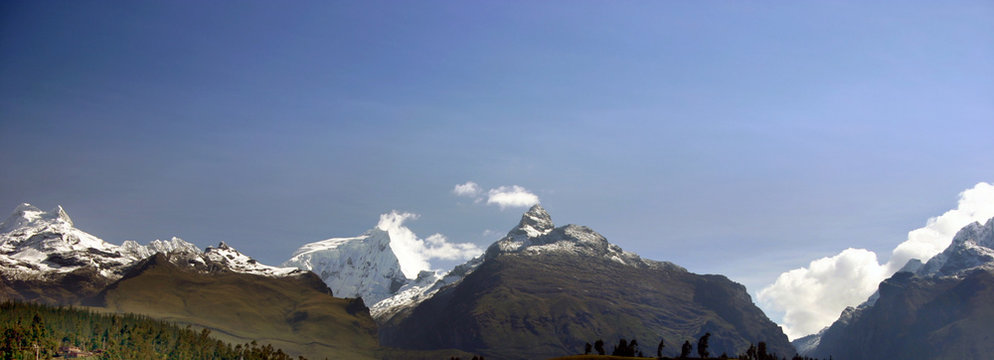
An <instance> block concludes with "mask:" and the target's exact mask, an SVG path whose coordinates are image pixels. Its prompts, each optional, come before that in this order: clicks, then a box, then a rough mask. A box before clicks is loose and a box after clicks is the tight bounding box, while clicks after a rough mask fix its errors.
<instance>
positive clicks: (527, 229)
mask: <svg viewBox="0 0 994 360" xmlns="http://www.w3.org/2000/svg"><path fill="white" fill-rule="evenodd" d="M555 228H556V224H554V223H553V222H552V217H551V216H549V213H548V212H547V211H545V208H543V207H542V205H539V204H535V206H532V207H531V209H528V211H527V212H525V214H524V215H522V216H521V222H519V223H518V226H517V227H516V228H514V230H512V231H515V230H519V231H521V232H524V233H525V234H527V235H528V237H538V236H542V235H545V234H548V233H549V232H551V231H552V230H553V229H555Z"/></svg>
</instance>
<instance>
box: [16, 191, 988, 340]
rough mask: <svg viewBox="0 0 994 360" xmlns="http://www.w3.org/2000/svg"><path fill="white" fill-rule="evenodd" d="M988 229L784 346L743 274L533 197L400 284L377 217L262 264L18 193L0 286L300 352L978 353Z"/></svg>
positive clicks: (984, 315)
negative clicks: (124, 230) (562, 215)
mask: <svg viewBox="0 0 994 360" xmlns="http://www.w3.org/2000/svg"><path fill="white" fill-rule="evenodd" d="M992 228H994V219H992V220H991V221H988V222H987V223H986V224H984V225H981V224H971V225H970V226H967V227H965V228H964V229H963V230H961V231H960V232H959V234H957V236H956V237H955V238H954V240H953V242H952V244H951V245H950V247H949V248H947V249H946V250H945V251H944V252H943V253H941V254H939V255H937V256H935V257H933V258H932V259H930V260H929V261H928V262H926V263H921V262H920V261H912V262H909V263H908V265H906V266H905V268H904V269H902V271H900V272H898V273H897V274H895V275H894V276H892V277H891V278H890V279H887V280H886V281H884V282H882V283H881V285H880V289H879V291H878V292H877V294H875V295H874V296H873V297H871V298H870V299H869V300H868V301H867V302H866V303H864V304H862V305H860V306H859V307H856V308H850V309H847V310H846V311H845V312H843V314H842V316H841V317H840V319H839V320H838V321H836V323H835V324H833V325H832V326H831V327H829V328H826V329H825V330H823V331H822V332H820V333H819V334H816V335H812V336H809V337H806V338H802V339H798V340H796V341H795V342H794V343H793V344H791V343H790V342H788V340H787V337H786V336H785V335H784V334H783V332H782V331H781V329H780V328H779V327H778V326H777V325H776V324H775V323H773V322H772V321H770V320H769V319H768V318H767V317H766V315H765V314H764V313H763V312H762V311H761V310H760V309H759V308H758V307H756V305H755V304H754V303H753V302H752V299H751V298H750V297H749V295H748V293H747V292H746V289H745V287H743V286H742V285H740V284H737V283H735V282H732V281H730V280H729V279H728V278H726V277H724V276H721V275H700V274H694V273H691V272H689V271H687V270H686V269H684V268H682V267H680V266H678V265H676V264H673V263H670V262H664V261H655V260H649V259H645V258H642V257H640V256H638V255H637V254H634V253H631V252H627V251H624V250H623V249H622V248H620V247H619V246H617V245H615V244H613V243H611V242H609V241H608V240H607V239H606V238H605V237H604V236H603V235H601V234H599V233H597V232H596V231H594V230H593V229H590V228H587V227H584V226H579V225H565V226H559V227H557V226H556V225H555V224H554V223H553V221H552V218H551V216H550V215H549V213H548V212H547V211H545V209H544V208H542V207H541V206H540V205H536V206H533V207H532V208H531V209H529V210H528V211H527V212H525V213H524V214H523V216H522V218H521V221H520V222H519V223H518V224H517V225H516V226H514V227H513V228H512V229H511V230H510V231H509V232H508V233H507V235H506V236H504V237H503V238H501V239H499V240H497V241H496V242H494V243H493V244H492V245H490V246H489V247H488V248H487V250H486V251H485V252H484V253H483V254H482V255H481V256H479V257H476V258H474V259H471V260H469V261H467V262H466V263H464V264H462V265H459V266H456V267H455V268H454V269H452V270H450V271H448V272H432V271H424V272H421V273H420V274H419V275H418V276H417V278H415V279H408V278H406V277H405V276H404V275H403V272H402V271H401V269H400V263H399V261H398V259H397V255H396V254H395V253H394V252H393V250H392V248H391V246H390V243H391V241H392V239H391V237H390V233H389V232H388V231H387V230H385V229H380V228H373V229H370V230H369V231H366V232H365V233H363V234H360V235H358V236H353V237H342V238H330V239H327V240H322V241H317V242H314V243H309V244H305V245H303V246H301V247H300V248H299V249H298V250H297V251H295V252H294V253H293V254H292V256H291V257H290V259H288V260H287V261H285V262H284V263H283V264H282V265H281V266H269V265H265V264H261V263H259V262H258V261H256V260H254V259H252V258H251V257H249V256H247V255H245V254H242V253H240V252H239V251H237V250H235V249H234V248H232V247H231V246H229V245H227V244H225V243H223V242H222V243H220V244H218V245H217V246H212V247H208V248H206V249H203V250H201V249H200V248H198V247H197V246H195V245H193V244H191V243H188V242H186V241H183V240H181V239H178V238H172V239H170V240H167V241H162V240H154V241H152V242H150V243H148V244H146V245H142V244H139V243H137V242H134V241H125V242H124V243H123V244H121V245H115V244H111V243H108V242H106V241H103V240H101V239H100V238H98V237H96V236H93V235H91V234H88V233H86V232H84V231H82V230H79V229H77V228H76V227H75V225H74V223H73V222H72V220H71V218H70V217H69V216H68V214H66V212H65V210H64V209H62V208H61V207H57V208H56V209H53V210H51V211H47V212H46V211H41V210H39V209H37V208H35V207H33V206H30V205H27V204H23V205H21V206H19V207H17V208H16V209H15V211H14V212H13V214H11V215H10V216H9V217H8V218H7V219H6V220H4V221H3V222H2V223H0V274H2V280H3V281H2V283H0V297H2V298H7V299H14V300H22V301H37V302H43V303H49V304H74V305H84V306H89V307H90V308H91V309H94V310H96V311H106V312H131V313H139V314H145V315H148V316H151V317H154V318H159V319H164V320H168V321H171V322H175V323H179V324H187V325H191V326H194V327H199V328H209V329H211V330H213V332H212V333H213V334H214V335H213V336H215V337H217V338H219V339H221V340H225V341H229V342H233V343H245V342H249V341H253V340H254V341H259V342H264V343H269V344H273V345H274V346H277V347H281V348H283V349H285V350H286V351H288V352H289V353H291V354H297V355H304V356H308V357H311V358H324V357H326V356H328V355H329V354H334V356H335V357H336V358H355V359H372V358H420V357H426V356H427V357H432V358H435V357H437V358H444V357H449V355H448V354H462V355H469V354H480V355H484V356H486V357H488V358H494V359H540V358H550V357H555V356H562V355H567V354H573V353H580V352H582V351H583V347H584V345H585V344H586V343H593V342H594V341H595V340H599V339H600V340H604V341H605V342H607V343H608V344H611V343H613V342H615V341H617V339H620V338H625V339H638V340H639V341H640V343H641V344H643V345H644V346H646V348H645V349H647V350H644V351H645V352H646V353H652V351H649V350H652V349H649V347H654V345H655V344H658V341H659V339H660V338H661V339H663V340H664V341H665V344H666V347H665V348H664V350H663V353H664V355H668V356H676V355H677V354H678V353H679V351H678V350H679V345H680V344H681V343H683V342H684V341H690V342H692V343H695V341H696V339H697V338H699V337H701V336H702V335H703V334H705V333H711V334H712V336H711V338H710V345H711V346H710V351H711V353H712V355H714V356H717V355H720V354H722V353H725V354H728V355H735V354H741V353H744V352H745V350H746V348H748V347H749V346H750V345H751V344H756V343H758V342H765V343H766V346H767V349H768V351H769V352H772V353H776V354H779V355H780V356H790V355H792V354H794V353H795V346H796V349H797V350H798V351H800V352H801V353H802V354H804V355H808V356H816V357H822V358H828V357H830V356H831V357H833V358H838V359H849V358H852V359H864V358H866V359H868V358H876V357H884V356H888V357H893V356H897V357H898V358H953V357H960V358H963V357H965V358H983V356H982V354H989V353H990V351H991V350H994V349H990V345H989V344H992V342H990V341H986V340H988V339H987V338H986V337H985V336H987V335H984V334H987V333H989V331H984V330H985V329H989V328H990V326H989V325H988V324H990V323H991V321H994V308H992V306H991V305H990V301H989V299H991V298H992V297H991V296H994V239H992V233H994V231H992ZM978 354H981V355H980V356H978ZM467 357H469V356H467Z"/></svg>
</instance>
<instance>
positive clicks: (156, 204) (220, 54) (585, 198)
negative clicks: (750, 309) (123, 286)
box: [0, 1, 994, 294]
mask: <svg viewBox="0 0 994 360" xmlns="http://www.w3.org/2000/svg"><path fill="white" fill-rule="evenodd" d="M992 34H994V4H992V3H991V2H983V1H978V2H941V3H938V2H919V1H911V2H888V1H881V2H873V3H871V4H867V3H865V2H837V1H832V2H786V1H784V2H751V1H749V2H745V1H742V2H636V1H625V2H617V1H611V2H607V1H604V2H596V1H581V2H557V1H546V2H538V3H536V2H524V1H522V2H462V1H443V2H432V1H429V2H376V1H363V2H294V3H291V4H287V3H277V2H270V1H261V2H252V1H249V2H239V3H238V4H233V3H227V2H199V1H197V2H193V1H191V2H184V1H170V2H143V3H131V2H90V1H86V2H83V1H80V2H34V1H30V2H29V1H24V2H21V1H8V2H4V3H3V4H0V164H3V168H4V170H3V171H2V172H0V207H2V206H7V207H8V208H9V209H11V210H12V209H13V208H14V207H15V206H17V204H19V203H21V202H30V203H32V204H35V205H38V206H40V207H43V208H51V207H54V206H55V205H57V204H62V205H64V206H65V207H66V209H67V210H68V211H69V213H70V214H71V215H72V216H73V218H74V220H75V221H76V223H77V225H78V227H80V228H82V229H83V230H85V231H88V232H91V233H93V234H95V235H98V236H100V237H102V238H104V239H105V240H108V241H110V242H114V243H120V242H122V241H124V240H127V239H134V240H138V241H140V242H147V241H150V240H152V239H155V238H168V237H171V236H179V237H182V238H184V239H185V240H188V241H191V242H194V243H196V244H198V245H200V246H207V245H211V244H215V243H217V242H219V241H225V242H228V243H229V244H231V245H233V246H235V247H236V248H238V249H240V250H242V251H243V252H245V253H248V254H250V255H251V256H254V257H256V258H258V259H260V260H262V261H263V262H266V263H270V264H276V263H279V262H282V261H283V260H285V259H287V258H288V257H289V256H290V253H291V252H292V251H293V250H294V249H296V248H297V247H298V246H300V245H302V244H304V243H306V242H311V241H316V240H320V239H324V238H328V237H334V236H354V235H357V234H359V233H361V232H363V231H365V230H367V229H369V228H371V227H373V226H375V225H376V224H377V222H378V219H379V216H380V214H384V213H388V212H390V211H391V210H398V211H402V212H411V213H415V214H419V215H420V217H419V218H417V219H416V220H411V221H408V222H406V223H405V225H407V226H408V227H410V228H411V229H412V230H413V231H414V232H415V233H417V234H418V235H419V236H422V237H427V236H428V235H430V234H433V233H441V234H444V235H445V236H446V237H447V238H448V239H449V240H450V241H453V242H472V243H475V244H478V245H479V246H480V247H485V246H486V245H488V244H489V243H490V242H492V241H494V240H496V239H497V238H499V237H500V235H497V234H496V233H504V232H506V231H507V230H508V229H510V228H511V227H513V226H514V225H515V224H516V223H517V220H518V219H519V217H520V214H521V212H522V211H524V210H525V209H523V208H507V209H503V210H502V209H501V208H499V207H496V206H488V205H486V204H481V203H474V202H473V201H472V199H469V198H464V197H459V196H456V195H455V194H453V193H452V189H453V187H454V186H455V185H456V184H462V183H465V182H467V181H474V182H476V183H478V184H480V186H481V187H483V188H484V190H486V189H490V188H497V187H500V186H510V185H519V186H522V187H524V188H526V189H528V190H529V191H530V192H532V193H534V194H536V195H537V196H538V197H539V198H540V199H541V201H542V204H543V206H545V207H546V209H548V210H549V211H550V213H551V214H552V216H553V220H555V221H556V222H557V223H558V224H566V223H576V224H582V225H587V226H590V227H592V228H593V229H595V230H597V231H599V232H601V233H602V234H604V235H605V236H607V237H608V239H610V240H611V241H612V242H615V243H617V244H619V245H621V246H622V247H623V248H625V249H626V250H631V251H635V252H637V253H639V254H641V255H642V256H645V257H648V258H652V259H658V260H669V261H673V262H675V263H677V264H680V265H682V266H684V267H687V268H688V269H690V270H691V271H695V272H701V273H722V274H725V275H727V276H729V277H730V278H732V279H734V280H737V281H740V282H743V283H744V284H745V285H747V287H748V288H749V289H750V291H751V292H753V293H754V294H755V291H757V290H758V288H759V287H762V286H765V285H766V284H769V283H771V282H772V281H773V280H774V279H776V276H777V275H778V274H779V273H781V272H783V271H785V270H788V269H791V268H795V267H799V266H804V265H806V264H807V263H808V262H809V261H811V260H812V259H815V258H819V257H824V256H829V255H831V254H835V253H837V252H839V251H840V250H842V249H845V248H847V247H861V248H866V249H869V250H872V251H876V252H878V253H881V254H887V253H889V251H890V249H892V248H893V247H894V246H895V245H896V244H897V243H900V242H901V241H903V240H904V239H905V238H906V235H907V232H908V231H909V230H912V229H915V228H918V227H921V226H923V225H924V223H925V220H926V219H928V218H929V217H932V216H937V215H939V214H942V213H943V212H944V211H946V210H949V209H951V208H953V207H955V205H956V201H957V194H958V193H959V192H961V191H963V190H965V189H968V188H970V187H972V186H973V185H974V184H976V183H978V182H981V181H991V180H994V167H992V166H990V163H991V160H990V159H991V154H994V137H992V134H994V66H992V64H994V35H992ZM488 230H489V231H488ZM485 234H486V235H485ZM452 264H454V261H439V262H437V263H435V264H434V265H436V266H438V267H448V266H451V265H452Z"/></svg>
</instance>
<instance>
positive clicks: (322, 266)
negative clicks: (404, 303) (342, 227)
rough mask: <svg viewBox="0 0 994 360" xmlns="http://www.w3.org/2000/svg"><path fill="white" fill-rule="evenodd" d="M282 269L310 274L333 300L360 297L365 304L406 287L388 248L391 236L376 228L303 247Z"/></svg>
mask: <svg viewBox="0 0 994 360" xmlns="http://www.w3.org/2000/svg"><path fill="white" fill-rule="evenodd" d="M283 266H287V267H295V268H299V269H302V270H309V271H313V272H314V273H315V274H317V275H318V276H319V277H321V280H323V281H324V282H325V284H327V285H328V287H329V288H331V291H332V293H334V294H335V296H339V297H362V299H363V301H364V302H365V303H366V304H376V303H377V302H379V301H381V300H383V299H386V298H388V297H390V296H393V295H394V294H395V293H396V292H397V291H398V290H400V288H401V287H402V286H404V285H405V284H407V283H408V279H407V278H406V277H404V273H403V272H402V271H401V269H400V262H399V261H398V260H397V256H396V255H395V254H394V253H393V250H392V249H391V248H390V234H389V233H388V232H387V231H384V230H381V229H379V228H373V229H371V230H369V231H367V232H366V233H364V234H362V235H360V236H356V237H350V238H332V239H327V240H322V241H318V242H314V243H310V244H306V245H304V246H302V247H300V248H299V249H297V251H295V252H294V253H293V256H292V257H291V258H290V260H287V261H286V262H284V263H283Z"/></svg>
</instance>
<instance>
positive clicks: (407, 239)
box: [376, 210, 483, 279]
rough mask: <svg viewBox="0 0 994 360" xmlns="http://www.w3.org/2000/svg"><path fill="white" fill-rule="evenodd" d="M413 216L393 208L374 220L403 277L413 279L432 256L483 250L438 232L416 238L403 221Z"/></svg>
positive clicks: (455, 255) (464, 254) (465, 255)
mask: <svg viewBox="0 0 994 360" xmlns="http://www.w3.org/2000/svg"><path fill="white" fill-rule="evenodd" d="M417 218H418V215H417V214H413V213H409V212H398V211H397V210H393V211H391V212H389V213H386V214H382V215H380V222H379V223H377V224H376V227H377V228H379V229H380V230H383V231H386V232H387V233H389V234H390V248H391V249H392V250H393V252H394V254H396V255H397V261H398V262H400V270H401V271H403V272H404V276H406V277H407V278H410V279H413V278H416V277H417V276H418V273H419V272H421V271H423V270H431V262H430V261H431V260H432V259H442V260H468V259H471V258H473V257H475V256H477V255H480V254H482V253H483V250H482V249H480V248H479V247H478V246H476V244H473V243H452V242H449V240H448V239H447V238H446V237H445V235H442V234H437V233H436V234H432V235H431V236H428V238H427V239H422V238H419V237H418V236H417V234H415V233H414V231H411V229H410V228H408V227H406V226H404V222H406V221H408V220H415V219H417Z"/></svg>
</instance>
